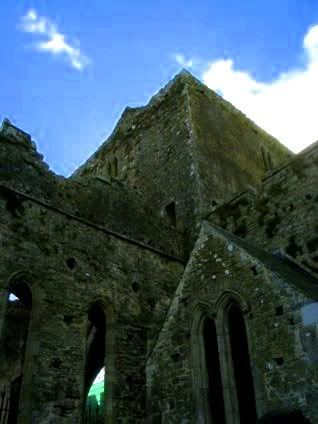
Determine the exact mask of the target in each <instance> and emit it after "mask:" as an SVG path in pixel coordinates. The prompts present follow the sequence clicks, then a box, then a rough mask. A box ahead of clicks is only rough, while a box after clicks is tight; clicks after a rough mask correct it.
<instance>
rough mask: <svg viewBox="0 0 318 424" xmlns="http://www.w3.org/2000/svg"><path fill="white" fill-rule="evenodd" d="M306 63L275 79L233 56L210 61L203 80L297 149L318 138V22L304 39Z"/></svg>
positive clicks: (271, 132) (270, 131)
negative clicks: (261, 77) (262, 77)
mask: <svg viewBox="0 0 318 424" xmlns="http://www.w3.org/2000/svg"><path fill="white" fill-rule="evenodd" d="M303 49H304V53H305V63H304V66H303V68H302V69H290V70H289V71H287V72H284V73H282V74H280V75H279V76H278V77H277V78H276V79H275V80H273V81H271V82H266V83H265V82H262V81H257V80H256V79H255V78H253V76H251V75H250V74H249V73H248V72H246V71H239V70H237V69H235V66H234V62H233V60H232V59H227V60H223V59H221V60H217V61H214V62H211V63H209V64H208V66H207V69H206V71H205V72H204V73H203V75H202V79H203V81H204V82H205V84H207V85H208V86H209V87H210V88H212V89H213V90H216V91H218V92H220V93H221V95H222V96H223V97H224V98H225V99H227V100H228V101H230V102H231V103H233V104H234V105H235V106H236V107H237V108H238V109H240V110H242V111H243V112H244V113H245V114H246V115H247V116H248V117H250V118H251V119H253V120H254V122H256V123H257V124H258V125H259V126H260V127H262V128H263V129H265V130H266V131H268V132H269V133H270V134H272V135H273V136H275V137H276V138H278V139H279V140H280V141H282V143H284V144H285V145H286V146H287V147H289V148H290V149H291V150H292V151H294V152H299V151H300V150H302V149H303V148H305V147H306V146H308V145H309V144H311V143H313V142H314V141H316V140H317V139H318V119H317V98H318V25H315V26H312V27H311V28H309V29H308V31H307V33H306V34H305V36H304V39H303Z"/></svg>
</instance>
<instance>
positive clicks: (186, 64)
mask: <svg viewBox="0 0 318 424" xmlns="http://www.w3.org/2000/svg"><path fill="white" fill-rule="evenodd" d="M174 58H175V60H176V62H177V63H179V65H181V66H182V67H184V68H192V66H193V65H194V59H188V60H187V59H186V58H185V57H184V56H183V54H176V55H175V56H174Z"/></svg>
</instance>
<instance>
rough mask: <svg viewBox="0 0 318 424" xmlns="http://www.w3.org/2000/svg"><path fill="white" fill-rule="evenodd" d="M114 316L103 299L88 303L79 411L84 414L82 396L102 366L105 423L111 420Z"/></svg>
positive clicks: (113, 374)
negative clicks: (104, 386)
mask: <svg viewBox="0 0 318 424" xmlns="http://www.w3.org/2000/svg"><path fill="white" fill-rule="evenodd" d="M114 316H115V314H114V308H113V306H112V304H111V303H110V302H109V301H107V300H101V299H96V300H95V301H93V302H91V303H90V304H89V305H88V308H87V333H86V342H85V343H86V349H85V351H86V354H85V365H84V381H83V396H82V411H83V415H84V410H85V402H86V397H87V394H88V391H89V388H90V385H91V383H92V382H93V381H94V378H95V377H96V375H97V373H98V372H99V370H100V369H102V368H103V367H105V385H106V384H107V391H105V399H104V402H105V409H104V419H105V420H106V421H107V422H114V420H115V414H114V408H113V393H114V386H115V385H116V379H115V376H116V373H115V355H114ZM94 327H95V328H94Z"/></svg>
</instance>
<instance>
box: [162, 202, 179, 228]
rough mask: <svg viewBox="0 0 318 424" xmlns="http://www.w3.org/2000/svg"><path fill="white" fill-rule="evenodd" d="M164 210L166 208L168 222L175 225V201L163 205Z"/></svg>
mask: <svg viewBox="0 0 318 424" xmlns="http://www.w3.org/2000/svg"><path fill="white" fill-rule="evenodd" d="M165 210H166V216H167V218H168V222H169V224H170V225H172V226H174V227H175V226H176V225H177V217H176V205H175V202H171V203H169V204H168V205H167V206H166V207H165Z"/></svg>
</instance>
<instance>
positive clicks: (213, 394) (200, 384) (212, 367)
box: [192, 307, 225, 424]
mask: <svg viewBox="0 0 318 424" xmlns="http://www.w3.org/2000/svg"><path fill="white" fill-rule="evenodd" d="M208 312H209V311H208V308H205V307H203V309H202V307H199V308H197V310H196V311H195V314H194V323H193V326H192V357H193V368H194V369H193V371H194V372H193V376H194V387H195V392H196V397H197V420H198V422H204V423H208V424H225V408H224V398H223V385H222V376H221V366H220V357H219V347H218V338H217V329H216V325H215V321H214V318H212V316H211V315H209V313H208Z"/></svg>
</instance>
